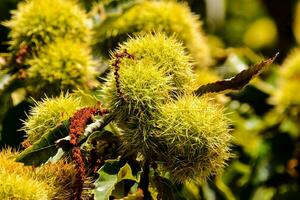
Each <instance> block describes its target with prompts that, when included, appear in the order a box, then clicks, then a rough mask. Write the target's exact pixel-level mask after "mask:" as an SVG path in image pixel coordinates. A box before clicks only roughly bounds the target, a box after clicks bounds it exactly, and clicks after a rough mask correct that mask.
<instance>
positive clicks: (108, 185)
mask: <svg viewBox="0 0 300 200" xmlns="http://www.w3.org/2000/svg"><path fill="white" fill-rule="evenodd" d="M118 164H119V162H118V161H113V162H108V163H105V165H104V166H103V167H101V168H100V169H99V171H98V173H99V178H98V179H97V180H96V182H95V189H94V199H95V200H107V199H109V197H110V196H111V194H112V192H113V190H114V189H115V186H116V185H117V183H119V182H121V181H123V180H132V181H135V182H137V179H136V178H135V177H134V176H133V175H132V170H131V167H130V166H129V164H127V163H126V164H125V165H124V166H123V167H121V168H120V169H119V170H117V168H118ZM117 171H118V172H117ZM116 172H117V173H116Z"/></svg>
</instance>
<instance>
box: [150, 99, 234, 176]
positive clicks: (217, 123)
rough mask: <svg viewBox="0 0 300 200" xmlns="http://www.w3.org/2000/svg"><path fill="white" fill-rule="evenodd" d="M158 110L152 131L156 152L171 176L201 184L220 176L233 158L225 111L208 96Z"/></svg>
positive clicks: (182, 101)
mask: <svg viewBox="0 0 300 200" xmlns="http://www.w3.org/2000/svg"><path fill="white" fill-rule="evenodd" d="M159 110H160V112H159V113H158V115H157V119H156V129H154V130H153V132H152V137H153V138H155V140H156V141H157V142H158V143H157V146H158V148H157V147H154V146H153V151H156V155H157V156H158V158H159V160H160V161H161V163H162V166H163V168H164V169H165V170H166V171H168V172H169V173H170V177H171V178H172V179H173V180H174V181H176V182H184V181H185V180H190V179H194V180H196V181H199V182H201V181H203V180H205V179H207V178H208V177H210V176H214V175H218V174H219V173H220V172H221V171H222V170H223V168H224V167H225V165H226V161H227V160H228V159H229V157H230V153H229V143H230V140H231V135H230V133H229V120H228V119H227V118H226V116H225V115H224V111H223V108H222V107H221V106H220V105H218V104H217V103H216V102H215V101H211V100H210V99H208V98H206V97H195V96H193V95H185V96H182V97H180V98H179V99H178V100H174V101H172V102H169V103H167V104H164V105H161V107H160V109H159ZM160 146H163V147H164V149H160V148H159V147H160ZM162 150H163V151H162Z"/></svg>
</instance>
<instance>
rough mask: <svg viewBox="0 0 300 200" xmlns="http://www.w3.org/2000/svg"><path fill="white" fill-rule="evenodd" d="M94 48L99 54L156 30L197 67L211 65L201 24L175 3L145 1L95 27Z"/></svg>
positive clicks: (187, 9) (104, 53)
mask: <svg viewBox="0 0 300 200" xmlns="http://www.w3.org/2000/svg"><path fill="white" fill-rule="evenodd" d="M94 31H95V37H94V38H95V47H96V49H97V50H98V51H101V53H102V54H103V55H107V52H105V51H103V50H106V49H113V48H114V47H116V46H117V44H118V43H119V42H122V41H124V40H126V39H127V38H128V35H131V36H132V35H133V34H135V33H139V32H150V31H156V32H157V31H160V32H164V33H166V34H167V35H169V36H173V35H175V36H176V37H177V38H178V39H179V40H180V41H181V42H183V43H184V45H185V46H186V47H187V50H188V51H189V52H190V54H191V55H192V57H193V59H194V61H195V62H196V64H197V66H201V67H202V66H207V65H208V64H210V62H211V58H210V50H209V46H208V44H207V41H206V38H205V36H204V34H203V32H202V30H201V23H200V21H199V19H198V17H197V16H196V15H194V14H193V13H191V11H190V9H189V7H188V6H187V5H185V4H182V3H177V2H164V1H145V2H142V3H139V4H137V5H135V6H133V7H132V8H130V9H128V10H126V11H125V12H124V13H123V14H122V15H120V16H117V17H112V18H108V19H107V20H105V21H104V22H103V23H102V24H100V25H99V26H98V27H96V28H95V30H94Z"/></svg>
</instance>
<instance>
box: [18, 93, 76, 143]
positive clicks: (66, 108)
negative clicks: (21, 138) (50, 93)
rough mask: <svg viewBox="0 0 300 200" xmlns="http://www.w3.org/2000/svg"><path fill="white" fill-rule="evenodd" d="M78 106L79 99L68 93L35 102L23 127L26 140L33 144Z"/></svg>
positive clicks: (72, 112)
mask: <svg viewBox="0 0 300 200" xmlns="http://www.w3.org/2000/svg"><path fill="white" fill-rule="evenodd" d="M78 108H80V100H79V99H78V98H75V97H73V96H70V95H68V94H67V95H60V96H59V97H56V98H44V99H43V100H42V101H38V102H35V106H34V107H32V109H31V110H30V112H29V116H28V119H27V120H26V121H25V122H24V127H23V129H24V130H25V131H26V133H27V136H28V141H29V142H30V143H31V144H33V143H34V142H36V141H37V140H39V139H40V137H41V136H42V135H44V134H46V133H48V132H50V131H51V130H53V129H54V128H55V127H57V126H58V125H59V124H60V123H62V122H63V121H64V120H68V119H69V118H70V117H71V116H73V114H74V113H75V112H76V110H77V109H78Z"/></svg>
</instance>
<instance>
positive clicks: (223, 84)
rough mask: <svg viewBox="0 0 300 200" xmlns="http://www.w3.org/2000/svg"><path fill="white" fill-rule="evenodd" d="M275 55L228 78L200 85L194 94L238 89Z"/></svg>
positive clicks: (273, 58) (271, 61) (258, 72)
mask: <svg viewBox="0 0 300 200" xmlns="http://www.w3.org/2000/svg"><path fill="white" fill-rule="evenodd" d="M277 56H278V53H277V54H276V55H275V56H273V57H272V58H269V59H267V60H264V61H262V62H260V63H258V64H255V65H253V66H251V67H249V68H248V69H246V70H243V71H241V72H240V73H239V74H237V75H236V76H234V77H232V78H230V79H225V80H222V81H217V82H214V83H209V84H207V85H202V86H200V87H199V88H198V89H197V90H196V91H195V94H196V95H197V96H201V95H203V94H206V93H214V92H221V91H225V90H240V89H242V88H243V87H244V86H246V85H247V84H248V83H249V81H250V80H251V79H252V78H253V77H255V76H257V75H258V74H260V73H261V72H262V71H263V70H264V69H265V68H266V67H267V66H269V65H270V64H272V63H273V62H274V60H275V59H276V57H277Z"/></svg>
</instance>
